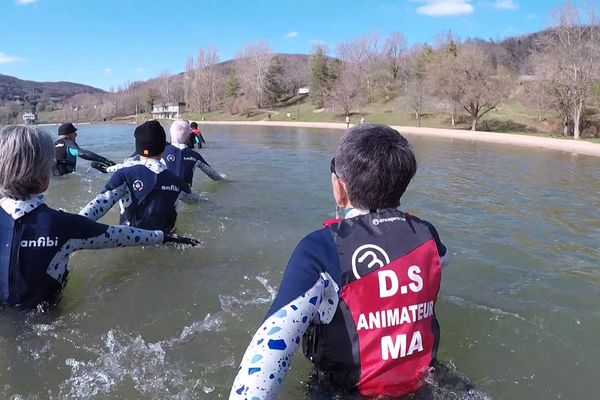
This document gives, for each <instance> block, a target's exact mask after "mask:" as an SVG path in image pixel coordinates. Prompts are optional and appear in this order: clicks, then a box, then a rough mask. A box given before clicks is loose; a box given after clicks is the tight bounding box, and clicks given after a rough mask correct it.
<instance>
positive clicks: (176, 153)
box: [163, 119, 225, 186]
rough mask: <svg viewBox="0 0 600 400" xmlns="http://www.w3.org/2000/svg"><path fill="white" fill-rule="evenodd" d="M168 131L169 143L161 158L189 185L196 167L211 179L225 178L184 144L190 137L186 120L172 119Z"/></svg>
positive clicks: (219, 179)
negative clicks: (169, 134) (169, 135)
mask: <svg viewBox="0 0 600 400" xmlns="http://www.w3.org/2000/svg"><path fill="white" fill-rule="evenodd" d="M192 124H193V122H192ZM196 126H197V125H196ZM169 131H170V133H171V144H170V145H167V147H166V148H165V153H164V154H163V160H164V161H165V163H166V164H167V168H169V170H170V171H172V172H174V173H175V175H177V176H179V177H180V178H183V179H184V180H185V181H186V182H187V184H188V185H190V186H192V180H193V179H194V170H195V169H196V168H200V169H201V170H202V172H204V173H205V174H206V175H207V176H208V177H209V178H210V179H212V180H213V181H221V180H224V179H225V175H223V174H219V173H218V172H217V170H215V169H214V168H213V167H211V166H210V164H209V163H208V162H206V160H205V159H204V158H203V157H202V156H201V155H200V154H199V153H198V152H196V151H193V150H192V149H190V148H189V146H186V143H189V140H190V137H191V133H190V125H189V124H188V122H187V121H186V120H183V119H178V120H175V121H173V123H172V124H171V128H170V129H169Z"/></svg>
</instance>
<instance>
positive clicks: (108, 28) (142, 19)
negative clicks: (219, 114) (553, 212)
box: [0, 0, 562, 89]
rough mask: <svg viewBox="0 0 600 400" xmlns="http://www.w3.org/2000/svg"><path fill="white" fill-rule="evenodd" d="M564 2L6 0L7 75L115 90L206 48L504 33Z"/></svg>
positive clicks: (0, 27) (223, 51)
mask: <svg viewBox="0 0 600 400" xmlns="http://www.w3.org/2000/svg"><path fill="white" fill-rule="evenodd" d="M560 4H562V0H481V1H480V0H239V1H231V0H220V1H212V0H169V1H164V0H0V73H1V74H6V75H12V76H17V77H19V78H21V79H28V80H35V81H61V80H62V81H72V82H79V83H85V84H89V85H92V86H96V87H100V88H103V89H109V88H110V87H111V86H117V85H119V84H122V83H123V82H125V81H127V80H130V81H135V80H143V79H148V78H151V77H154V76H157V75H159V74H160V73H161V72H163V71H165V70H168V71H169V72H171V73H177V72H181V71H183V70H184V69H185V63H186V59H187V58H188V57H189V56H190V55H193V54H195V53H196V52H197V50H198V49H199V48H202V47H208V46H213V47H215V48H217V49H218V51H219V56H220V59H221V60H222V61H224V60H228V59H231V58H234V57H235V53H236V51H237V50H239V49H240V48H242V47H243V46H244V44H246V43H248V42H252V41H266V42H268V43H269V45H270V46H271V49H272V50H273V51H275V52H281V53H309V52H310V51H311V49H312V47H313V45H314V44H315V43H323V44H326V45H327V46H328V47H329V49H330V52H331V53H332V54H334V53H335V46H336V44H337V43H339V42H342V41H348V40H351V39H353V38H356V37H358V36H361V35H365V34H369V33H372V32H377V33H378V34H379V35H380V37H381V38H384V37H385V36H386V35H388V34H389V33H391V32H393V31H399V32H402V33H403V34H404V35H405V36H406V37H407V39H408V42H409V43H410V44H414V43H418V42H424V41H432V40H433V39H434V37H435V36H436V35H437V34H438V33H440V32H443V31H447V30H448V29H451V30H452V31H453V33H454V34H455V35H457V36H458V37H460V38H467V37H481V38H486V39H490V38H492V39H498V38H503V37H506V36H513V35H519V34H523V33H528V32H534V31H537V30H540V29H543V28H545V27H547V26H548V25H549V21H550V18H549V15H550V12H551V10H552V9H554V8H556V7H557V6H559V5H560Z"/></svg>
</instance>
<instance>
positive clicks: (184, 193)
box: [79, 120, 199, 233]
mask: <svg viewBox="0 0 600 400" xmlns="http://www.w3.org/2000/svg"><path fill="white" fill-rule="evenodd" d="M134 136H135V145H136V151H137V153H138V154H139V155H140V157H139V159H138V160H135V161H131V162H128V163H124V164H119V165H115V166H114V167H110V169H109V168H105V169H104V171H107V172H114V174H113V176H112V177H111V178H110V180H109V181H108V183H107V184H106V186H105V187H104V190H103V191H102V192H101V193H100V194H98V195H97V196H96V198H94V199H93V200H92V201H90V202H89V203H88V204H87V205H86V206H85V207H84V208H83V209H82V210H81V211H80V212H79V214H80V215H83V216H86V217H88V218H90V219H92V220H94V221H96V220H98V219H100V218H102V217H103V216H104V215H105V214H106V213H107V212H108V211H109V210H110V209H111V208H112V207H113V206H114V205H115V204H116V203H117V202H119V205H120V209H121V216H120V223H121V224H124V225H130V226H135V227H137V228H143V229H159V230H162V231H163V232H165V233H168V232H171V231H172V230H173V228H174V227H175V221H176V219H177V206H178V204H179V201H180V200H181V201H185V202H195V201H198V200H199V197H198V196H196V195H195V194H192V191H191V189H190V186H189V185H188V184H187V183H186V182H185V181H184V180H183V179H181V178H180V177H178V176H177V175H175V174H174V173H173V172H171V171H169V170H168V168H167V166H166V165H165V163H164V162H163V161H162V159H161V157H162V154H163V152H164V150H165V147H166V143H167V142H166V134H165V130H164V129H163V127H162V126H161V125H160V123H159V122H158V121H156V120H151V121H146V122H144V123H143V124H142V125H140V126H138V127H137V128H136V129H135V133H134Z"/></svg>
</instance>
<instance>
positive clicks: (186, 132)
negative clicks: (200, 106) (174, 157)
mask: <svg viewBox="0 0 600 400" xmlns="http://www.w3.org/2000/svg"><path fill="white" fill-rule="evenodd" d="M169 132H170V133H171V144H177V143H185V142H187V140H188V137H189V136H190V123H189V122H188V121H186V120H184V119H176V120H175V121H173V123H172V124H171V128H170V129H169Z"/></svg>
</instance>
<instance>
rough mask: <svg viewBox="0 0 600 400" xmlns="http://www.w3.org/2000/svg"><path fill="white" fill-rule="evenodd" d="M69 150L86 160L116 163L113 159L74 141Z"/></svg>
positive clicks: (106, 163)
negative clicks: (80, 145) (82, 146)
mask: <svg viewBox="0 0 600 400" xmlns="http://www.w3.org/2000/svg"><path fill="white" fill-rule="evenodd" d="M67 150H68V151H69V152H70V153H71V155H72V156H75V157H81V158H83V159H84V160H88V161H96V162H99V163H102V164H105V165H107V166H110V165H115V163H114V162H113V161H111V160H109V159H108V158H105V157H102V156H101V155H99V154H96V153H94V152H93V151H89V150H85V149H82V148H81V147H79V145H78V144H77V143H75V142H73V143H72V144H71V145H69V148H68V149H67Z"/></svg>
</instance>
